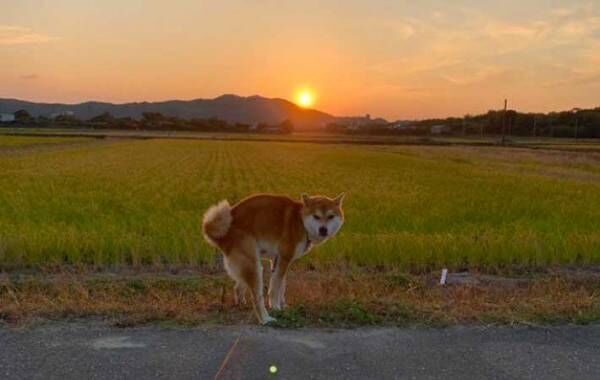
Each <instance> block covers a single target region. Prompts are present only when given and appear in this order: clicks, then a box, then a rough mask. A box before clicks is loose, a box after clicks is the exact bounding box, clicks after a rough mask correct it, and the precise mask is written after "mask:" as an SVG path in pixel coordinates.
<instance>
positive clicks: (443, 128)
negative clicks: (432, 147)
mask: <svg viewBox="0 0 600 380" xmlns="http://www.w3.org/2000/svg"><path fill="white" fill-rule="evenodd" d="M430 132H431V134H432V135H441V134H442V133H448V132H450V127H448V126H447V125H433V126H431V129H430Z"/></svg>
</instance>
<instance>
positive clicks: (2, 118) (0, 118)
mask: <svg viewBox="0 0 600 380" xmlns="http://www.w3.org/2000/svg"><path fill="white" fill-rule="evenodd" d="M11 121H15V114H13V113H0V123H9V122H11Z"/></svg>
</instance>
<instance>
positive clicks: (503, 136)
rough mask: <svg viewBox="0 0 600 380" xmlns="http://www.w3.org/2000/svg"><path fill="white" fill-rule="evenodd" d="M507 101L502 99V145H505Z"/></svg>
mask: <svg viewBox="0 0 600 380" xmlns="http://www.w3.org/2000/svg"><path fill="white" fill-rule="evenodd" d="M507 104H508V99H504V112H503V113H502V145H504V144H505V143H506V106H507Z"/></svg>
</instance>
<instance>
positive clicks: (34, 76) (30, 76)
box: [19, 74, 39, 80]
mask: <svg viewBox="0 0 600 380" xmlns="http://www.w3.org/2000/svg"><path fill="white" fill-rule="evenodd" d="M38 78H39V76H38V75H37V74H25V75H21V76H20V77H19V79H22V80H36V79H38Z"/></svg>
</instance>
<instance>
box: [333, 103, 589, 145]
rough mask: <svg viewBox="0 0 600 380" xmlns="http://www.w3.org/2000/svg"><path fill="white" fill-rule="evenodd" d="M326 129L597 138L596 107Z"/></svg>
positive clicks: (489, 114)
mask: <svg viewBox="0 0 600 380" xmlns="http://www.w3.org/2000/svg"><path fill="white" fill-rule="evenodd" d="M327 130H328V131H330V132H334V133H346V134H381V135H403V134H404V135H429V134H445V135H458V136H460V135H469V136H473V135H480V136H485V135H502V134H504V135H506V136H532V137H568V138H573V137H575V138H600V107H597V108H592V109H573V110H570V111H562V112H550V113H523V112H518V111H515V110H507V111H506V112H505V111H504V110H490V111H488V112H487V113H483V114H480V115H465V116H464V117H448V118H443V119H442V118H439V119H426V120H419V121H404V122H395V123H381V122H380V123H375V124H373V123H370V124H364V125H359V126H350V125H344V124H340V123H332V124H329V125H328V126H327Z"/></svg>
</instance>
